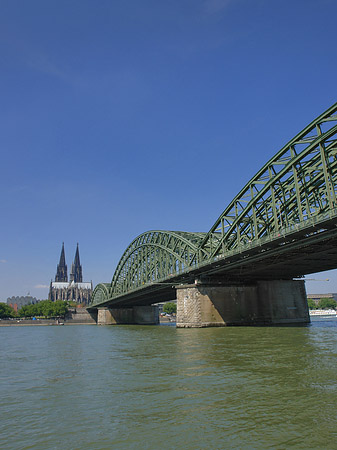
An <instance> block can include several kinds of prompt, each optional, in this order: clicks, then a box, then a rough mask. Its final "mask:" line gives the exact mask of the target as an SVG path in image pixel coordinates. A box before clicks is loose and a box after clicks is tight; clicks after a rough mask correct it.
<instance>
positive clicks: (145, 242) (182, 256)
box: [93, 103, 337, 304]
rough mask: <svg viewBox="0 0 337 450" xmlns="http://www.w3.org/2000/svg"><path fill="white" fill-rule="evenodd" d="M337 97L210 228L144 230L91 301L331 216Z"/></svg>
mask: <svg viewBox="0 0 337 450" xmlns="http://www.w3.org/2000/svg"><path fill="white" fill-rule="evenodd" d="M336 168H337V103H336V104H334V105H333V106H332V107H331V108H329V109H328V110H327V111H326V112H324V113H323V114H322V115H320V116H319V117H318V118H317V119H315V120H314V121H313V122H312V123H310V124H309V125H308V126H307V127H306V128H305V129H304V130H303V131H301V132H300V133H299V134H298V135H297V136H295V137H294V138H293V139H292V140H291V141H290V142H288V143H287V144H286V145H285V146H284V147H283V148H282V149H281V150H280V151H279V152H278V153H277V154H276V155H275V156H274V157H273V158H272V159H271V160H270V161H268V162H267V164H265V165H264V166H263V167H262V168H261V170H259V172H258V173H257V174H256V175H255V176H254V177H253V178H252V179H251V180H250V181H249V182H248V183H247V184H246V186H245V187H244V188H243V189H242V190H241V192H240V193H239V194H238V195H237V196H236V197H235V198H234V199H233V200H232V202H231V203H230V204H229V205H228V206H227V208H226V209H225V210H224V211H223V213H222V214H221V215H220V216H219V218H218V219H217V221H216V222H215V224H214V225H213V226H212V228H211V229H210V231H209V232H208V233H187V232H174V231H149V232H146V233H144V234H141V235H140V236H138V237H137V238H136V239H135V240H134V241H133V242H132V243H131V244H130V245H129V247H128V248H127V249H126V251H125V252H124V254H123V256H122V258H121V260H120V261H119V263H118V266H117V268H116V271H115V274H114V276H113V278H112V282H111V283H109V284H107V283H105V284H99V285H97V286H96V288H95V290H94V294H93V304H100V303H103V302H104V301H106V300H107V299H110V298H114V297H118V296H120V295H123V294H125V293H128V292H131V291H133V290H135V289H139V288H141V287H142V286H148V285H149V284H153V283H160V282H164V281H165V280H168V281H169V279H170V277H175V276H177V275H179V274H183V273H185V272H188V271H189V270H191V269H193V268H196V267H202V266H206V265H207V264H209V263H212V262H214V261H215V260H224V259H226V258H227V257H228V256H229V255H233V254H235V253H237V252H242V251H243V249H245V248H246V247H247V246H253V247H254V246H256V245H257V244H258V245H261V243H263V242H264V241H266V240H268V241H270V240H272V239H273V238H274V236H275V239H277V238H278V237H279V236H280V233H282V235H283V236H286V235H287V234H288V235H289V236H290V235H291V234H292V233H293V232H294V229H305V227H306V226H308V225H310V224H313V223H314V224H315V226H316V231H315V232H317V233H318V232H319V231H320V229H319V223H320V220H322V222H323V221H324V220H326V218H327V216H329V217H331V216H332V215H333V216H335V215H336V208H337V203H336V195H337V194H336V189H337V170H336Z"/></svg>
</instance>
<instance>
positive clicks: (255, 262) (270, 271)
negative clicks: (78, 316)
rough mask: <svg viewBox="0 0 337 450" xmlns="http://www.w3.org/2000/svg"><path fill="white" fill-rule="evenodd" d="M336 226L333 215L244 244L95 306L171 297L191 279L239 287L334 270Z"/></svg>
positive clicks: (135, 304)
mask: <svg viewBox="0 0 337 450" xmlns="http://www.w3.org/2000/svg"><path fill="white" fill-rule="evenodd" d="M336 227H337V218H334V219H329V220H327V221H326V222H324V223H321V224H320V225H319V229H317V226H316V227H314V226H312V227H310V228H307V229H306V230H301V231H294V232H293V233H292V234H291V235H289V234H288V235H287V236H286V237H284V236H282V234H280V235H279V236H278V237H276V238H274V239H273V240H271V241H270V242H267V243H264V244H263V245H258V246H256V245H252V246H250V245H249V244H248V245H247V246H246V248H245V249H244V250H242V251H241V252H240V253H236V254H234V255H232V256H231V257H228V258H224V259H218V260H216V261H214V262H213V263H209V264H208V265H207V266H201V267H199V268H197V269H194V270H190V271H189V272H187V273H184V274H181V275H176V276H171V277H169V278H167V279H165V280H163V281H161V282H158V283H152V284H149V285H147V286H144V287H142V288H139V289H135V290H133V291H129V292H128V293H126V294H124V295H119V296H118V297H116V298H111V299H107V300H106V301H104V302H102V303H101V304H100V305H98V306H101V307H102V306H105V307H113V308H118V307H132V306H137V305H151V304H153V303H159V302H165V301H170V300H174V299H176V298H177V295H176V286H179V285H181V284H191V283H195V280H199V281H200V282H202V283H213V284H222V285H228V286H233V285H242V286H243V285H249V284H252V283H254V282H257V281H262V280H291V279H293V278H301V277H303V275H305V274H310V273H316V272H320V271H326V270H331V269H335V268H336V267H337V235H336V231H337V230H336Z"/></svg>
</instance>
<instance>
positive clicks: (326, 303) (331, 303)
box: [318, 298, 337, 309]
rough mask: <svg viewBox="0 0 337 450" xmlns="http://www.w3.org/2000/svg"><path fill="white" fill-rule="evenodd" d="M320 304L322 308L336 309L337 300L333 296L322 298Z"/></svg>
mask: <svg viewBox="0 0 337 450" xmlns="http://www.w3.org/2000/svg"><path fill="white" fill-rule="evenodd" d="M318 306H319V307H320V308H321V309H336V308H337V302H336V300H334V299H332V298H321V299H320V301H319V303H318Z"/></svg>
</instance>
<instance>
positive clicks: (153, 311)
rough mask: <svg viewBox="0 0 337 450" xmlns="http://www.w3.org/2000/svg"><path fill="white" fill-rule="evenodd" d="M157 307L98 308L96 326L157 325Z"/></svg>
mask: <svg viewBox="0 0 337 450" xmlns="http://www.w3.org/2000/svg"><path fill="white" fill-rule="evenodd" d="M158 324H159V312H158V306H134V307H132V308H98V309H97V325H158Z"/></svg>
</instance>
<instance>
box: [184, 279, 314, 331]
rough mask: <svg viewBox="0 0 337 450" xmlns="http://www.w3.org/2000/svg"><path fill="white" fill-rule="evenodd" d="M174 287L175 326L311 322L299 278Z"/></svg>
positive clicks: (303, 289) (304, 293)
mask: <svg viewBox="0 0 337 450" xmlns="http://www.w3.org/2000/svg"><path fill="white" fill-rule="evenodd" d="M176 289H177V327H217V326H226V325H283V324H306V323H309V322H310V317H309V310H308V304H307V296H306V290H305V284H304V281H302V280H275V281H257V282H255V283H254V284H251V285H243V286H242V285H240V286H239V285H237V286H225V285H219V283H218V284H213V285H212V284H194V285H185V286H176Z"/></svg>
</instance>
